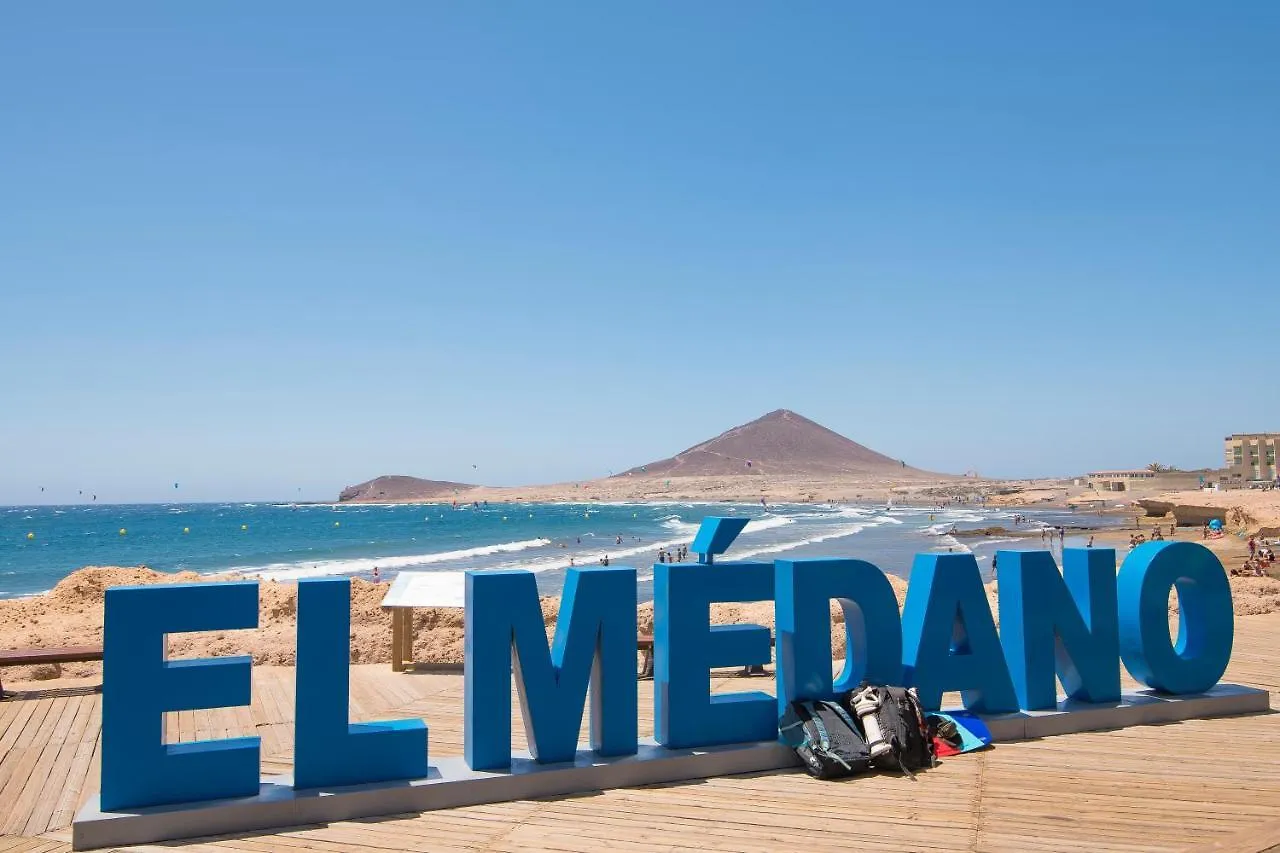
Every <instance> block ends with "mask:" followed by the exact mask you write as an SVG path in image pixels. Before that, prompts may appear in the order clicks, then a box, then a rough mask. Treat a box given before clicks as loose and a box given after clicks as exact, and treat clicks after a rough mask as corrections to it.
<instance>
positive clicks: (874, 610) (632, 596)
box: [101, 519, 1234, 811]
mask: <svg viewBox="0 0 1280 853" xmlns="http://www.w3.org/2000/svg"><path fill="white" fill-rule="evenodd" d="M723 521H724V522H725V524H724V526H723V528H722V529H721V530H720V531H719V533H718V534H717V530H716V528H717V525H719V524H721V520H718V519H709V520H708V522H710V523H709V524H705V525H704V527H703V530H702V532H701V533H700V534H699V539H700V540H703V541H702V549H701V550H699V547H698V542H697V541H695V546H694V549H693V550H694V551H695V552H696V553H701V554H704V555H705V556H704V558H703V559H704V560H705V561H706V562H700V563H691V564H666V563H662V564H658V565H656V566H654V620H655V622H654V655H655V671H656V677H655V686H654V719H655V735H654V737H655V739H656V741H657V742H658V743H659V744H660V745H661V746H664V747H669V748H695V747H704V746H712V745H720V744H735V743H749V742H759V741H773V740H776V739H777V736H778V728H777V726H778V716H779V709H780V706H782V705H785V703H787V702H788V701H790V700H792V699H796V698H822V697H831V696H833V695H834V694H836V693H838V692H840V691H843V690H846V689H848V688H851V687H853V686H855V685H857V684H858V683H859V682H861V681H862V680H864V679H866V680H869V681H872V682H876V683H888V684H909V685H914V686H916V687H917V688H919V692H920V698H921V701H922V702H923V704H924V705H925V707H926V708H937V707H938V706H939V703H940V702H941V699H942V695H943V693H944V692H946V691H959V692H960V694H961V696H962V698H963V702H964V704H965V706H966V707H967V708H969V709H971V710H975V711H978V712H982V713H999V712H1007V711H1015V710H1018V709H1023V710H1035V709H1044V708H1053V707H1056V703H1057V684H1058V682H1060V683H1061V684H1062V687H1063V689H1064V692H1065V693H1066V694H1067V696H1068V697H1070V698H1073V699H1078V700H1083V701H1087V702H1114V701H1115V700H1117V699H1118V698H1119V697H1120V665H1121V663H1122V662H1123V664H1124V667H1125V668H1126V669H1127V670H1128V671H1129V673H1130V674H1132V675H1133V677H1134V678H1135V679H1137V680H1138V681H1140V682H1142V683H1144V684H1146V685H1148V686H1149V687H1151V688H1154V689H1156V690H1159V691H1163V692H1167V693H1172V694H1186V693H1199V692H1203V691H1206V690H1208V689H1209V688H1211V687H1213V686H1214V685H1215V684H1216V683H1217V682H1218V679H1219V678H1221V676H1222V674H1223V672H1224V671H1225V669H1226V666H1227V663H1228V661H1229V659H1230V657H1231V645H1232V635H1233V628H1234V620H1233V616H1232V606H1231V590H1230V587H1229V585H1228V583H1227V578H1226V573H1225V572H1224V571H1223V569H1222V566H1221V564H1220V563H1219V562H1218V560H1217V558H1216V557H1214V555H1213V554H1212V553H1211V552H1210V551H1208V550H1207V549H1205V548H1204V547H1202V546H1200V545H1197V544H1194V543H1190V542H1159V543H1149V544H1145V545H1141V546H1139V547H1138V548H1137V549H1135V550H1134V551H1133V552H1132V553H1131V554H1130V555H1129V556H1128V557H1127V559H1126V560H1125V561H1124V564H1123V566H1122V567H1121V568H1120V570H1119V572H1118V573H1117V571H1116V565H1115V560H1116V555H1115V552H1114V551H1112V550H1105V549H1067V550H1066V551H1065V552H1064V554H1063V565H1062V567H1061V571H1060V570H1059V568H1058V566H1057V564H1056V563H1055V561H1054V558H1053V557H1052V555H1051V554H1049V553H1048V552H1044V551H1030V552H1016V551H1008V552H1000V554H999V584H1000V595H999V616H1000V630H999V633H997V631H996V627H995V623H994V620H993V618H992V613H991V611H990V609H989V607H988V604H987V598H986V595H985V593H984V590H983V585H982V578H981V575H980V572H979V569H978V564H977V562H976V561H975V559H974V557H973V555H971V554H922V555H919V556H917V557H916V559H915V563H914V566H913V568H912V572H911V576H910V583H909V587H908V592H907V597H906V603H905V606H904V608H903V610H902V613H901V616H900V615H899V611H898V605H897V601H896V599H895V596H894V592H893V589H892V587H890V585H889V581H888V580H887V579H886V577H885V576H884V574H883V573H882V572H881V571H880V570H879V569H878V568H876V567H875V566H873V565H872V564H870V563H867V562H864V561H862V560H856V559H812V560H778V561H776V562H773V563H767V562H722V563H714V562H713V561H712V558H711V556H710V555H714V554H715V553H722V552H723V550H724V547H727V545H726V546H722V547H717V546H716V545H715V543H714V542H712V541H710V540H715V539H719V540H721V542H722V543H723V542H724V541H725V540H727V541H731V540H732V538H733V536H734V535H736V533H737V530H740V529H741V523H737V524H735V523H734V522H740V520H737V519H735V520H733V521H732V522H731V521H729V520H723ZM735 527H736V530H735V529H732V528H735ZM1175 587H1176V589H1177V592H1178V601H1179V604H1180V606H1179V613H1180V616H1179V629H1178V636H1177V638H1176V639H1173V638H1171V636H1170V631H1169V624H1168V601H1169V592H1170V589H1171V588H1175ZM832 599H834V600H836V601H837V602H839V604H840V606H841V607H842V608H843V611H844V620H845V625H846V630H847V634H848V644H847V645H848V651H847V656H846V660H845V662H844V666H843V669H842V670H841V674H840V676H839V677H838V678H835V677H833V675H832V669H833V667H832V654H831V620H830V617H829V606H830V605H829V602H830V601H831V600H832ZM768 600H773V601H774V602H775V607H776V634H777V638H776V644H777V645H776V650H774V651H776V665H777V681H776V688H777V690H776V694H777V695H776V696H771V695H769V694H767V693H761V692H739V693H720V694H715V695H712V694H711V692H710V689H709V677H708V672H709V670H711V669H712V668H714V667H728V666H744V665H754V664H763V663H767V662H769V660H770V657H771V655H770V652H771V648H770V633H769V629H768V628H766V627H763V626H758V625H711V624H709V609H710V604H711V603H712V602H718V601H729V602H746V601H768ZM349 607H350V605H349V581H347V580H346V579H341V578H317V579H310V580H302V581H300V582H299V583H298V614H297V619H298V640H297V643H298V646H297V670H296V675H297V688H296V689H297V696H296V704H295V711H296V720H295V723H294V744H295V746H294V776H293V785H294V787H295V788H298V789H303V788H307V789H314V788H332V787H338V786H346V785H356V784H362V783H370V782H382V781H388V780H400V779H420V778H424V777H426V776H427V775H428V766H427V728H426V725H425V724H424V723H423V722H422V721H420V720H395V721H388V722H375V723H356V724H352V723H350V722H349V721H348V710H347V709H348V702H349V695H348V694H349V666H348V659H349V658H348V655H349V649H348V644H349V630H350V609H349ZM257 622H258V587H257V584H256V583H252V582H229V583H200V584H187V585H171V586H170V585H163V586H149V587H119V588H113V589H110V590H108V591H107V594H106V627H105V664H104V674H103V702H102V793H101V808H102V809H104V810H106V811H113V810H114V811H120V810H128V809H136V808H141V807H146V806H155V805H162V804H171V803H183V802H194V801H199V800H209V799H216V798H227V797H241V796H252V795H255V794H256V793H257V792H258V788H259V741H258V738H256V737H244V738H230V739H222V740H207V741H199V742H194V743H177V744H166V743H165V742H164V736H163V716H164V713H165V712H167V711H186V710H193V709H198V708H214V707H226V706H234V705H247V704H249V701H250V689H251V688H250V668H251V665H250V660H249V659H248V658H246V657H224V658H214V659H208V660H166V656H165V635H166V634H167V633H171V632H181V631H223V630H228V629H237V628H254V627H256V626H257ZM465 624H466V659H465V676H464V678H465V690H466V698H465V703H466V708H465V723H464V738H465V743H464V756H465V760H466V763H467V764H468V765H469V766H470V767H471V768H472V769H473V770H502V769H505V768H507V767H509V766H510V763H511V759H512V754H511V682H512V679H513V678H514V680H515V682H516V685H517V689H518V690H519V693H520V696H521V700H522V705H523V710H524V724H525V728H526V735H527V738H528V743H529V752H530V754H531V755H532V756H533V758H534V760H535V761H537V762H539V763H554V762H565V761H572V760H573V759H574V756H575V753H576V752H577V750H578V738H579V732H580V730H581V725H582V719H583V715H584V711H585V706H586V704H587V698H588V694H589V695H590V714H589V719H590V722H589V727H588V728H589V740H590V748H591V749H592V750H594V751H595V752H596V753H598V754H601V755H608V756H619V755H629V754H632V753H635V752H636V750H637V742H638V738H637V721H636V715H637V686H636V571H635V569H632V568H624V567H599V568H595V567H591V568H577V569H570V570H569V571H568V575H567V577H566V580H565V583H564V593H563V597H562V599H561V603H560V618H559V619H558V621H557V626H556V632H555V639H554V642H552V643H551V644H550V645H548V642H547V639H546V633H545V628H544V624H543V617H542V611H541V608H540V606H539V601H538V589H537V586H536V585H535V582H534V575H533V574H532V573H531V572H527V571H485V572H468V573H467V576H466V623H465Z"/></svg>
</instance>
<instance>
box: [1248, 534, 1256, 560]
mask: <svg viewBox="0 0 1280 853" xmlns="http://www.w3.org/2000/svg"><path fill="white" fill-rule="evenodd" d="M1257 553H1258V543H1257V542H1255V541H1254V540H1253V537H1252V536H1250V537H1249V559H1250V560H1252V559H1253V558H1254V557H1255V556H1257Z"/></svg>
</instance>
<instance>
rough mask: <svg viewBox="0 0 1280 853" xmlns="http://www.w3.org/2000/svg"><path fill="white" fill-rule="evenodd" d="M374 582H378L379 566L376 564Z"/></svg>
mask: <svg viewBox="0 0 1280 853" xmlns="http://www.w3.org/2000/svg"><path fill="white" fill-rule="evenodd" d="M373 582H374V583H377V582H378V567H377V566H374V567H373Z"/></svg>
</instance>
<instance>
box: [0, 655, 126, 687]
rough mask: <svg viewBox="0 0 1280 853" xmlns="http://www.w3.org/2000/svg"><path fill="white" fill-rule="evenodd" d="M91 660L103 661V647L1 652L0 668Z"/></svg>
mask: <svg viewBox="0 0 1280 853" xmlns="http://www.w3.org/2000/svg"><path fill="white" fill-rule="evenodd" d="M91 660H102V647H101V646H68V647H67V648H63V649H3V650H0V667H6V666H26V665H30V664H35V663H80V662H81V661H91ZM4 695H5V694H4V683H3V681H0V698H3V696H4Z"/></svg>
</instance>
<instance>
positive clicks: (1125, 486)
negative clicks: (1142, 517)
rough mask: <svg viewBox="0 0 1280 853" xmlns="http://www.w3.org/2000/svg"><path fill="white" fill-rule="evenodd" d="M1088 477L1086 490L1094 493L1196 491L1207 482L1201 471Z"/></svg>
mask: <svg viewBox="0 0 1280 853" xmlns="http://www.w3.org/2000/svg"><path fill="white" fill-rule="evenodd" d="M1088 476H1089V480H1088V484H1087V485H1088V488H1090V489H1092V490H1094V491H1096V492H1133V491H1142V492H1176V491H1181V490H1184V489H1198V488H1200V487H1201V486H1203V485H1205V483H1206V482H1207V480H1208V478H1206V476H1205V473H1204V472H1203V471H1153V470H1151V469H1150V468H1133V469H1122V470H1116V471H1090V472H1089V475H1088Z"/></svg>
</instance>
